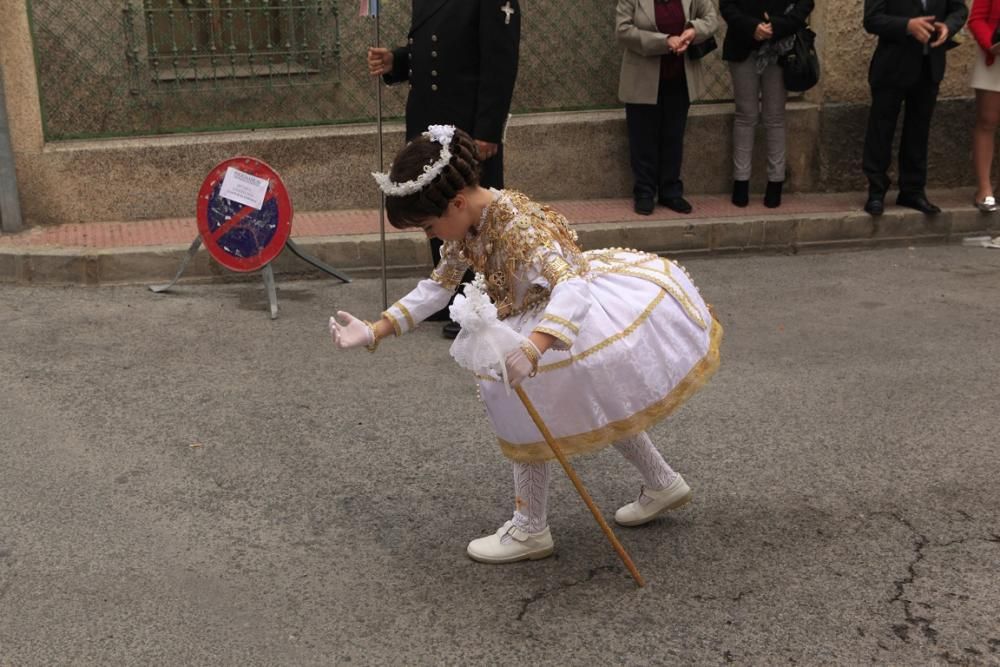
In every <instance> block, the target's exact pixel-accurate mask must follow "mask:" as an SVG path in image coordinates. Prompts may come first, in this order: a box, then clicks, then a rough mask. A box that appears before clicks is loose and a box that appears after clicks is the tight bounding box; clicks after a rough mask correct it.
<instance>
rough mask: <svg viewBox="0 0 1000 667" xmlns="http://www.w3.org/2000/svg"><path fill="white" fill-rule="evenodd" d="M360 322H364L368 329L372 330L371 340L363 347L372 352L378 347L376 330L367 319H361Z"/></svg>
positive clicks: (378, 339)
mask: <svg viewBox="0 0 1000 667" xmlns="http://www.w3.org/2000/svg"><path fill="white" fill-rule="evenodd" d="M362 322H364V323H365V326H366V327H368V330H369V331H371V332H372V342H371V343H369V344H368V345H365V349H366V350H368V351H369V352H374V351H375V350H377V349H378V344H379V341H380V340H381V339H380V338H379V337H378V331H376V330H375V325H374V324H372V323H371V322H369V321H368V320H362Z"/></svg>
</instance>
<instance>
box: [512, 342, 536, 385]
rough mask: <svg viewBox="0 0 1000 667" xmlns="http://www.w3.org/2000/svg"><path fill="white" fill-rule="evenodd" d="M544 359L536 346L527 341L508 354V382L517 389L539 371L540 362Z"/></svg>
mask: <svg viewBox="0 0 1000 667" xmlns="http://www.w3.org/2000/svg"><path fill="white" fill-rule="evenodd" d="M541 358H542V353H541V352H539V351H538V348H537V347H535V344H534V343H532V342H531V341H530V340H528V339H525V340H524V342H523V343H521V346H520V347H518V348H516V349H514V350H511V351H510V352H508V353H507V359H506V362H505V364H504V365H505V366H507V382H509V383H510V386H512V387H516V386H517V385H519V384H521V383H522V382H524V380H525V378H529V377H531V376H533V375H534V374H535V372H536V371H537V370H538V360H539V359H541Z"/></svg>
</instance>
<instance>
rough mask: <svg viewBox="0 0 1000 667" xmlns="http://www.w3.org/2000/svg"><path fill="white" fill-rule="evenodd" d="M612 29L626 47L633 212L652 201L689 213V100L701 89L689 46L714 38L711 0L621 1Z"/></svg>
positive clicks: (623, 91)
mask: <svg viewBox="0 0 1000 667" xmlns="http://www.w3.org/2000/svg"><path fill="white" fill-rule="evenodd" d="M616 14H617V16H616V21H615V32H616V35H617V38H618V43H619V44H621V45H622V46H623V47H624V48H625V53H624V55H623V56H622V70H621V78H620V80H619V86H618V97H619V99H620V100H621V101H622V102H624V103H625V121H626V125H627V126H628V142H629V153H630V157H631V164H632V176H633V179H634V182H635V185H634V186H633V190H632V192H633V196H634V198H635V212H636V213H640V214H642V215H649V214H650V213H652V212H653V202H654V200H655V199H658V200H659V202H660V204H662V205H663V206H666V207H667V208H669V209H672V210H674V211H677V212H679V213H690V212H691V204H689V203H688V201H687V200H686V199H684V183H683V181H681V160H682V157H683V149H684V128H685V126H686V125H687V115H688V108H689V107H690V106H691V100H692V99H696V98H698V97H699V96H700V95H701V93H702V90H703V86H704V82H703V79H704V75H703V72H702V69H703V68H702V63H701V60H700V59H698V60H695V59H693V58H691V57H690V54H688V50H689V49H690V48H691V46H692V45H696V44H701V43H702V42H704V41H705V40H707V39H708V38H709V37H711V36H712V35H713V34H714V33H715V31H716V29H717V28H718V26H719V17H718V14H717V13H716V10H715V6H714V4H713V3H712V1H711V0H618V8H617V10H616Z"/></svg>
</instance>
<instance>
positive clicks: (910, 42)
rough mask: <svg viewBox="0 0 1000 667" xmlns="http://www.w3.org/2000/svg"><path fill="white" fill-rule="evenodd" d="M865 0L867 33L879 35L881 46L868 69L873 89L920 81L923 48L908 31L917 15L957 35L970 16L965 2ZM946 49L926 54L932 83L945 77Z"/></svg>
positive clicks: (922, 65)
mask: <svg viewBox="0 0 1000 667" xmlns="http://www.w3.org/2000/svg"><path fill="white" fill-rule="evenodd" d="M926 2H927V7H926V9H925V8H924V6H923V4H922V3H921V0H865V30H867V31H868V32H870V33H872V34H873V35H878V46H876V47H875V53H874V54H873V55H872V62H871V67H869V69H868V83H869V84H870V85H872V86H874V87H884V88H892V87H895V86H900V87H908V86H912V85H914V84H916V83H917V82H918V81H919V80H920V76H921V72H923V67H924V45H923V44H921V43H920V42H918V41H917V40H916V39H915V38H913V37H912V36H910V33H908V32H907V31H906V26H907V23H909V20H910V19H912V18H916V17H918V16H933V17H934V20H935V21H940V22H942V23H944V24H945V25H947V26H948V34H949V35H951V36H953V35H957V34H958V31H959V30H961V29H962V26H963V25H964V24H965V19H966V18H967V17H968V16H969V10H968V8H966V6H965V1H964V0H926ZM945 50H946V46H945V45H944V44H942V45H941V46H939V47H937V48H934V49H930V53H929V54H928V55H927V58H928V59H929V61H930V62H929V63H928V64H929V66H930V77H931V81H934V82H935V83H939V82H940V81H941V79H943V78H944V69H945V56H944V52H945Z"/></svg>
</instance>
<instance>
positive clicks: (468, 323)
mask: <svg viewBox="0 0 1000 667" xmlns="http://www.w3.org/2000/svg"><path fill="white" fill-rule="evenodd" d="M449 312H450V313H451V319H452V320H454V321H455V322H458V324H460V325H461V326H462V330H461V331H460V332H459V334H458V337H457V338H455V342H453V343H452V344H451V356H452V357H454V359H455V361H456V362H457V363H458V365H459V366H461V367H462V368H465V369H468V370H470V371H472V372H473V373H478V374H480V375H488V376H490V377H494V378H497V379H499V378H500V377H501V375H502V377H503V381H504V383H505V384H507V366H506V364H505V363H504V362H505V360H506V358H507V353H508V352H510V351H511V350H514V349H517V348H518V347H520V345H521V343H522V342H523V341H524V340H525V337H524V336H522V335H521V334H519V333H517V332H516V331H514V330H513V329H511V328H510V327H509V326H507V325H506V324H504V323H503V322H501V321H500V320H499V319H498V318H497V308H496V306H494V305H493V302H492V301H490V298H489V297H488V296H487V295H486V290H485V284H484V282H483V276H482V275H480V274H477V275H476V279H475V280H473V281H472V282H471V283H466V285H465V293H464V295H463V294H459V295H458V296H456V297H455V301H454V302H453V303H452V304H451V308H450V309H449ZM507 393H508V394H509V393H510V385H509V384H508V385H507Z"/></svg>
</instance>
